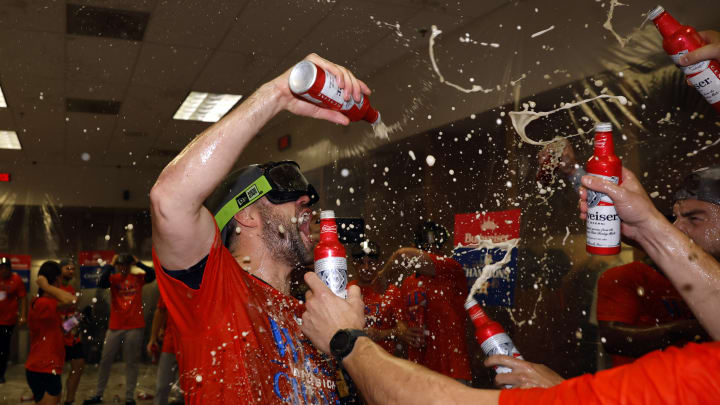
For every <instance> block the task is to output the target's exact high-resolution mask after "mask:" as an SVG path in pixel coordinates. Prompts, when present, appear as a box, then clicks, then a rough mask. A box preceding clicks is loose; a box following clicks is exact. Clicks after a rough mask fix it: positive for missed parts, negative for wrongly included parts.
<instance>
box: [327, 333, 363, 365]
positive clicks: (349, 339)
mask: <svg viewBox="0 0 720 405" xmlns="http://www.w3.org/2000/svg"><path fill="white" fill-rule="evenodd" d="M360 336H367V334H365V332H363V331H362V330H360V329H340V330H339V331H337V332H335V335H333V337H332V339H330V353H332V355H333V356H335V358H336V359H338V361H342V360H343V359H344V358H345V356H347V355H348V354H350V352H352V351H353V348H354V347H355V341H356V340H357V338H359V337H360Z"/></svg>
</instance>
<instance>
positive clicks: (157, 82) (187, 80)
mask: <svg viewBox="0 0 720 405" xmlns="http://www.w3.org/2000/svg"><path fill="white" fill-rule="evenodd" d="M209 56H210V51H208V50H204V49H198V48H184V47H178V46H168V45H156V44H150V43H149V44H144V45H143V47H142V50H141V51H140V57H139V58H138V63H137V65H136V66H135V73H134V74H133V78H132V81H133V84H140V85H145V86H155V87H163V88H175V89H177V88H179V89H184V90H187V89H190V88H191V87H192V83H193V81H194V80H195V78H196V77H197V75H198V73H199V72H200V70H202V68H203V66H205V63H206V61H207V59H208V57H209Z"/></svg>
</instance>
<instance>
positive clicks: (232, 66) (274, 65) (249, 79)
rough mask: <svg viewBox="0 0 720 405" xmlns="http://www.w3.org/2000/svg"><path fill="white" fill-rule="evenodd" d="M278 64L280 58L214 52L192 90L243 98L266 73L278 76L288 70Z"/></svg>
mask: <svg viewBox="0 0 720 405" xmlns="http://www.w3.org/2000/svg"><path fill="white" fill-rule="evenodd" d="M279 62H280V58H277V57H276V58H271V57H268V56H263V55H259V54H255V55H253V54H240V53H230V52H216V53H215V54H214V55H213V56H212V57H211V58H210V61H208V63H207V65H206V66H205V69H204V70H203V72H202V74H201V75H200V77H198V79H197V81H196V82H195V84H194V85H193V87H192V89H193V90H195V91H206V92H211V93H229V94H241V95H242V96H244V97H247V96H249V94H248V93H250V92H252V91H254V90H255V88H254V87H256V85H257V83H258V81H260V80H261V79H262V78H263V77H265V76H266V75H267V74H268V72H272V71H277V73H278V74H279V73H281V72H283V71H285V69H287V68H288V67H280V66H278V63H279Z"/></svg>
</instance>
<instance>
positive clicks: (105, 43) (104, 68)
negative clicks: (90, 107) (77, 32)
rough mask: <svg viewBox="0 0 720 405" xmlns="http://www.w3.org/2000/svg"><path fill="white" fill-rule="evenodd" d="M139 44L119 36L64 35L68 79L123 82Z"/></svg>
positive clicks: (131, 65) (125, 79)
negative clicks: (108, 37)
mask: <svg viewBox="0 0 720 405" xmlns="http://www.w3.org/2000/svg"><path fill="white" fill-rule="evenodd" d="M140 47H141V43H140V42H135V41H126V40H122V39H107V38H91V37H84V36H68V39H67V57H66V58H67V59H66V65H65V66H66V72H67V78H68V80H87V81H94V82H97V83H127V82H128V81H129V80H130V77H131V76H132V68H133V65H134V64H135V60H136V58H137V57H138V54H139V51H140Z"/></svg>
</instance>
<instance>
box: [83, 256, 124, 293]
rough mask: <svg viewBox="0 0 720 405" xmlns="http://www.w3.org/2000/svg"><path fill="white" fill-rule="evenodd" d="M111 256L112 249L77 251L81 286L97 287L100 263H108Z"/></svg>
mask: <svg viewBox="0 0 720 405" xmlns="http://www.w3.org/2000/svg"><path fill="white" fill-rule="evenodd" d="M113 256H115V252H114V251H112V250H84V251H80V252H79V253H78V264H79V265H80V285H81V286H82V288H97V283H98V279H99V278H100V270H101V269H102V264H105V263H106V262H107V263H110V261H111V260H112V258H113Z"/></svg>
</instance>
